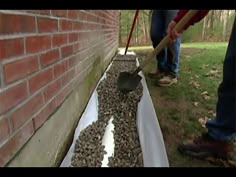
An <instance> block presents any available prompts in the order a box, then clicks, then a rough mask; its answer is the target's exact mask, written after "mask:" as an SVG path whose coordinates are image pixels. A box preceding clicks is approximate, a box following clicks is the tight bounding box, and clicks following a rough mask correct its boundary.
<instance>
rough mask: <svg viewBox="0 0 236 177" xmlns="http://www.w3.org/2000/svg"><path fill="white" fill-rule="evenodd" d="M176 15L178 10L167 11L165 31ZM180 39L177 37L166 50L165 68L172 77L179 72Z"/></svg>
mask: <svg viewBox="0 0 236 177" xmlns="http://www.w3.org/2000/svg"><path fill="white" fill-rule="evenodd" d="M177 13H178V10H167V11H166V14H165V27H166V29H167V27H168V25H169V23H170V22H171V21H172V20H173V18H174V17H175V16H176V14H177ZM180 43H181V37H178V38H177V39H176V41H175V42H173V43H172V44H170V46H169V47H168V50H167V67H168V72H169V74H171V75H173V76H174V77H177V76H178V71H179V50H180Z"/></svg>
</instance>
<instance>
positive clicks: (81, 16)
mask: <svg viewBox="0 0 236 177" xmlns="http://www.w3.org/2000/svg"><path fill="white" fill-rule="evenodd" d="M78 17H79V19H80V20H87V13H85V12H82V11H81V10H80V11H79V12H78Z"/></svg>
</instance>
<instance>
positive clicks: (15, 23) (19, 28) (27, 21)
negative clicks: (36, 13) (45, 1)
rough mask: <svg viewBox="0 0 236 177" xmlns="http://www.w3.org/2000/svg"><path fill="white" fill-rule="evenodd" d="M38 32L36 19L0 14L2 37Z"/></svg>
mask: <svg viewBox="0 0 236 177" xmlns="http://www.w3.org/2000/svg"><path fill="white" fill-rule="evenodd" d="M35 31H36V27H35V18H34V17H31V16H26V15H14V14H0V35H2V34H13V33H32V32H35Z"/></svg>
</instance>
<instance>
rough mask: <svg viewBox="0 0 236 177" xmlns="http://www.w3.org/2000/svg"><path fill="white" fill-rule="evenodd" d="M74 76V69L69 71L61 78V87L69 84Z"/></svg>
mask: <svg viewBox="0 0 236 177" xmlns="http://www.w3.org/2000/svg"><path fill="white" fill-rule="evenodd" d="M74 75H75V69H74V68H73V69H71V70H70V71H68V72H67V73H66V74H65V75H64V76H62V85H63V86H65V85H66V84H67V83H69V82H70V81H71V80H72V79H73V78H74Z"/></svg>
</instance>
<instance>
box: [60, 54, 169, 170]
mask: <svg viewBox="0 0 236 177" xmlns="http://www.w3.org/2000/svg"><path fill="white" fill-rule="evenodd" d="M119 54H124V50H120V51H119ZM126 55H135V53H134V52H127V53H126ZM111 65H112V63H111V64H110V65H109V66H108V68H107V70H106V72H107V71H108V70H109V69H110V66H111ZM137 65H139V63H138V60H137ZM106 72H105V73H104V75H103V76H102V78H101V79H100V81H102V80H103V79H104V78H105V77H106ZM139 74H140V76H141V77H142V80H141V83H142V86H143V96H142V98H141V100H140V102H139V104H138V110H137V128H138V133H139V140H140V144H141V149H142V152H143V162H144V167H169V162H168V158H167V154H166V149H165V145H164V141H163V136H162V133H161V129H160V126H159V123H158V119H157V116H156V112H155V109H154V106H153V104H152V100H151V97H150V94H149V91H148V88H147V84H146V81H145V78H144V75H143V73H142V72H140V73H139ZM100 81H99V83H100ZM99 83H98V85H99ZM98 85H97V86H98ZM96 88H97V87H96ZM96 88H95V90H94V92H93V94H92V96H91V98H90V100H89V102H88V104H87V106H86V109H85V111H84V113H83V114H82V117H81V119H80V121H79V123H78V126H77V128H76V130H75V134H74V139H73V142H72V145H71V147H70V149H69V151H68V152H67V154H66V156H65V158H64V160H63V161H62V163H61V165H60V167H70V166H71V158H72V156H73V154H74V152H73V151H74V147H75V142H76V140H77V139H78V137H79V134H80V132H81V131H82V130H83V129H84V128H86V127H87V126H88V125H90V124H92V122H94V121H96V120H97V119H98V95H97V91H96ZM112 119H113V117H111V119H110V121H109V123H108V125H107V127H106V130H105V134H104V137H103V139H102V144H103V145H104V146H105V150H106V151H107V154H105V155H104V158H103V161H102V167H108V157H110V156H112V155H113V154H114V147H115V145H114V139H113V130H114V124H113V123H112Z"/></svg>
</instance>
